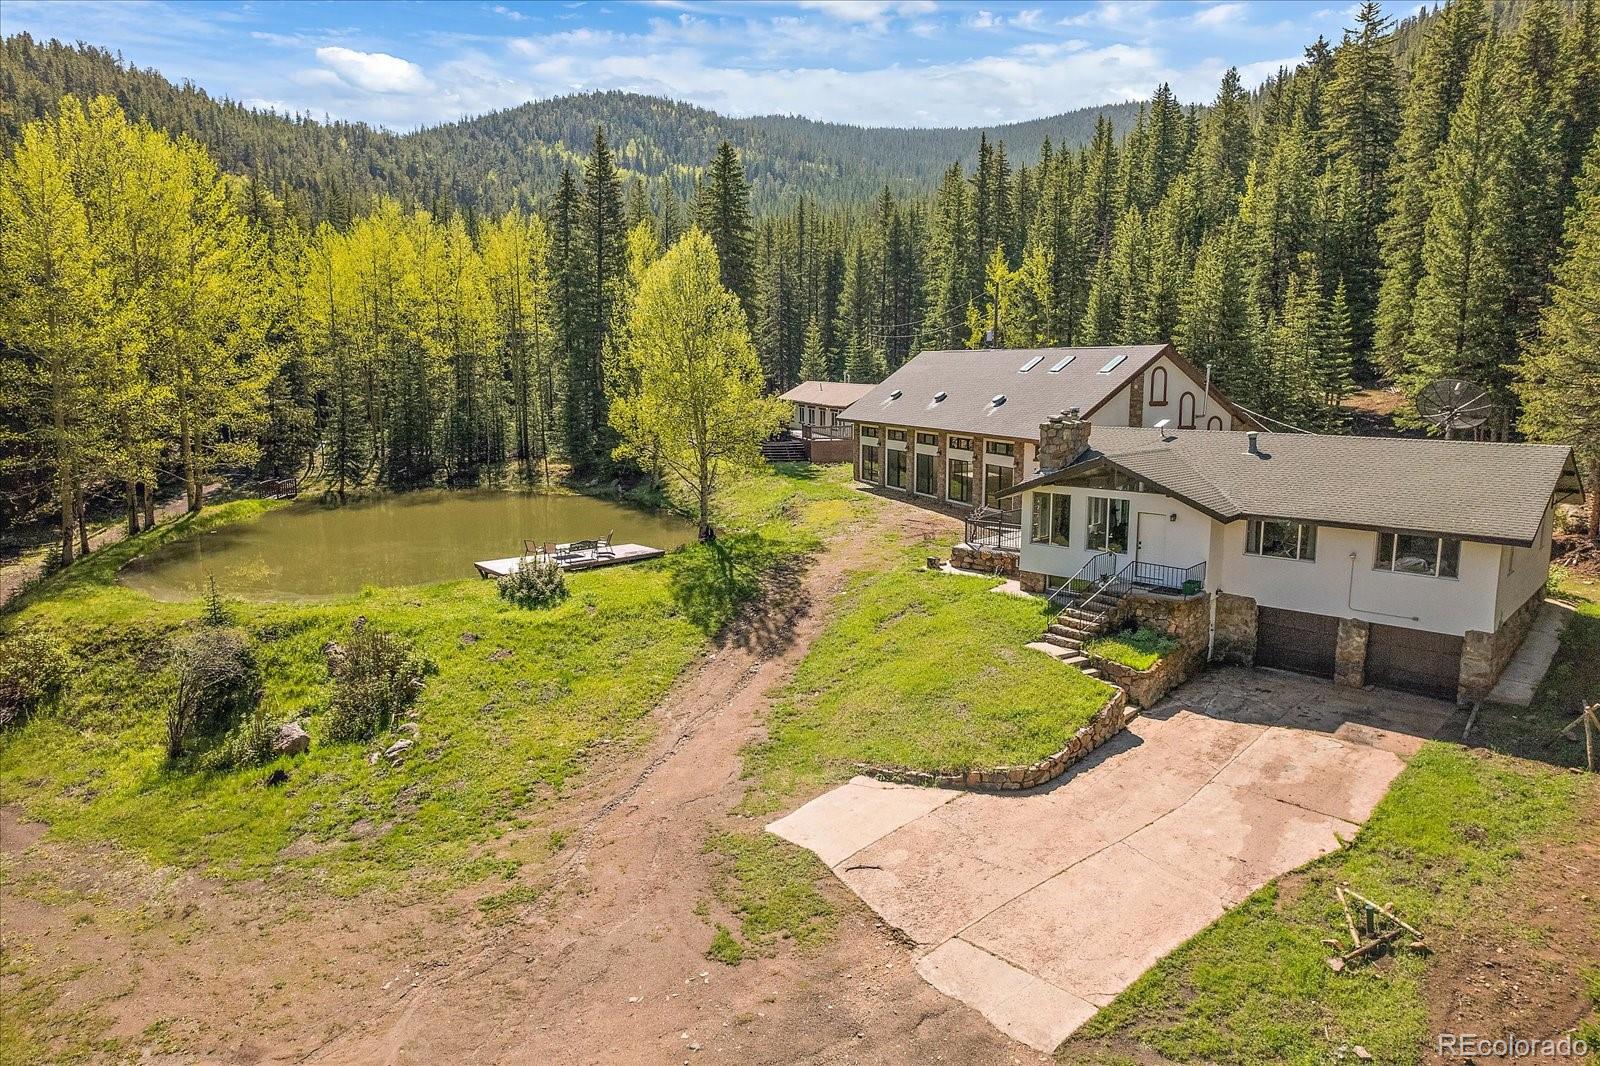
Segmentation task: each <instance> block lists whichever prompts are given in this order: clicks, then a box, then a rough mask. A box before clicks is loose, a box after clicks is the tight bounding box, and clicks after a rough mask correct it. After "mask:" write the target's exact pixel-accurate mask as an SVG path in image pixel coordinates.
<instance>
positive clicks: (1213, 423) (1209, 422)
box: [1206, 415, 1222, 429]
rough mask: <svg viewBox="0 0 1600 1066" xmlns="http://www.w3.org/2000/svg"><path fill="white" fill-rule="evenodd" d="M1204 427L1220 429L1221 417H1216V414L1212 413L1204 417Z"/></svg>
mask: <svg viewBox="0 0 1600 1066" xmlns="http://www.w3.org/2000/svg"><path fill="white" fill-rule="evenodd" d="M1206 428H1207V429H1221V428H1222V419H1220V418H1218V417H1217V416H1216V415H1212V416H1211V417H1210V418H1208V419H1206Z"/></svg>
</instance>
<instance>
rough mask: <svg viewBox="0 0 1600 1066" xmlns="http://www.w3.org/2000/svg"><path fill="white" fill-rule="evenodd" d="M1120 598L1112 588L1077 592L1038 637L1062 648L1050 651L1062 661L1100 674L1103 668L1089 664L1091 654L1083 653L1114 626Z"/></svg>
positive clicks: (1088, 672) (1088, 671)
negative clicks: (1112, 623) (1089, 644)
mask: <svg viewBox="0 0 1600 1066" xmlns="http://www.w3.org/2000/svg"><path fill="white" fill-rule="evenodd" d="M1121 602H1122V597H1121V596H1120V595H1118V594H1116V593H1113V592H1109V591H1106V592H1101V593H1100V594H1099V595H1095V596H1092V597H1091V596H1090V595H1089V594H1087V593H1074V594H1073V595H1072V596H1071V598H1069V599H1068V600H1067V601H1066V604H1065V605H1064V606H1063V607H1062V608H1061V612H1060V613H1059V614H1057V615H1056V620H1055V621H1054V622H1051V623H1050V628H1048V629H1046V630H1045V632H1044V635H1043V636H1042V637H1040V638H1039V639H1040V641H1041V642H1042V643H1045V644H1049V645H1051V646H1053V647H1055V648H1059V649H1061V651H1059V652H1052V653H1051V654H1053V655H1055V656H1056V658H1057V659H1059V660H1060V661H1061V662H1064V663H1066V664H1067V665H1068V666H1076V667H1077V668H1078V669H1079V670H1082V671H1083V672H1084V673H1085V674H1087V675H1088V676H1089V677H1099V676H1100V671H1099V670H1096V669H1095V668H1094V667H1092V666H1090V665H1089V657H1088V656H1087V655H1084V654H1083V646H1084V645H1085V644H1087V643H1089V641H1091V640H1093V639H1094V638H1095V637H1098V636H1100V634H1102V633H1104V632H1105V631H1106V630H1108V629H1110V628H1111V622H1112V619H1113V618H1115V617H1116V613H1117V607H1118V606H1119V605H1120V604H1121Z"/></svg>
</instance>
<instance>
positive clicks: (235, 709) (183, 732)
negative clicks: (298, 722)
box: [167, 626, 261, 759]
mask: <svg viewBox="0 0 1600 1066" xmlns="http://www.w3.org/2000/svg"><path fill="white" fill-rule="evenodd" d="M168 659H169V663H170V666H171V670H172V674H173V679H174V682H175V689H176V690H175V691H174V693H173V697H172V702H171V703H169V704H168V705H167V756H168V758H172V759H176V758H178V757H180V756H182V755H183V753H184V750H185V748H186V747H187V746H188V743H189V741H190V740H192V739H193V738H195V737H197V736H205V735H213V734H216V733H220V732H224V731H226V730H228V729H231V728H232V727H233V726H234V724H235V723H236V722H238V721H239V720H240V719H241V718H243V717H244V716H246V715H247V714H249V713H251V712H252V711H254V710H255V708H256V705H257V704H258V703H259V702H260V701H261V677H260V673H259V672H258V671H257V669H256V657H255V653H254V652H252V651H251V650H250V642H249V641H248V640H247V639H246V638H245V635H244V633H243V632H241V631H240V630H237V629H231V628H228V627H226V626H204V627H202V628H199V629H196V630H193V631H191V632H188V633H185V634H183V635H181V636H179V637H177V638H176V639H175V640H173V641H172V643H171V644H170V645H169V646H168Z"/></svg>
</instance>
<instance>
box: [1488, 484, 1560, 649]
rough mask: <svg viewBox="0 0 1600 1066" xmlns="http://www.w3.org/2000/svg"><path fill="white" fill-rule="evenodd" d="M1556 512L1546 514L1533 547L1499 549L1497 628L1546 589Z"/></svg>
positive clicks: (1495, 613)
mask: <svg viewBox="0 0 1600 1066" xmlns="http://www.w3.org/2000/svg"><path fill="white" fill-rule="evenodd" d="M1554 510H1555V509H1554V507H1551V508H1550V509H1549V510H1546V511H1545V514H1544V520H1543V521H1542V522H1540V523H1539V536H1538V538H1537V539H1536V540H1535V541H1534V543H1533V547H1531V548H1501V549H1500V590H1499V595H1498V596H1497V597H1496V598H1495V607H1494V616H1495V617H1494V620H1495V623H1496V625H1499V624H1502V623H1504V622H1505V620H1506V619H1507V618H1509V617H1511V615H1512V614H1514V613H1515V612H1516V611H1517V610H1519V609H1520V608H1521V607H1522V605H1523V604H1525V603H1527V602H1528V599H1529V597H1531V596H1533V595H1534V594H1535V593H1536V592H1538V591H1539V590H1540V589H1542V588H1543V587H1544V582H1545V578H1546V577H1547V576H1548V575H1549V573H1550V531H1551V529H1553V528H1554V526H1555V514H1554ZM1480 628H1481V627H1480Z"/></svg>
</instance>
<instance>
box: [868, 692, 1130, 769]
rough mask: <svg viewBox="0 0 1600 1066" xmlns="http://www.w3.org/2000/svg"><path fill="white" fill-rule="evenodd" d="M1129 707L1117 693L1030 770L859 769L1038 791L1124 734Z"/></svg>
mask: <svg viewBox="0 0 1600 1066" xmlns="http://www.w3.org/2000/svg"><path fill="white" fill-rule="evenodd" d="M1127 704H1128V696H1127V693H1125V692H1123V691H1122V690H1121V689H1117V690H1116V691H1115V692H1114V693H1112V695H1111V698H1110V699H1108V700H1106V702H1105V704H1104V705H1103V706H1102V707H1101V708H1100V709H1099V710H1098V711H1096V712H1095V714H1094V717H1093V718H1090V719H1089V721H1088V722H1087V723H1086V724H1085V725H1084V726H1083V727H1082V728H1080V729H1079V730H1078V731H1077V732H1076V733H1074V734H1072V738H1071V739H1070V740H1068V741H1067V743H1066V746H1065V747H1063V748H1062V749H1061V750H1060V751H1058V752H1056V753H1055V754H1054V755H1050V756H1047V757H1045V758H1043V759H1040V760H1039V761H1038V762H1036V763H1029V764H1028V765H1026V766H996V767H993V768H992V769H988V770H939V771H937V772H932V773H930V772H928V771H925V770H912V769H908V768H906V767H903V766H876V765H872V764H870V763H857V764H856V769H857V770H858V771H860V772H861V773H863V774H866V775H867V776H868V777H875V778H877V779H878V780H880V781H894V782H898V783H900V784H907V785H931V786H933V787H936V788H963V789H972V790H975V791H1004V792H1014V791H1017V790H1020V789H1024V788H1037V787H1038V786H1039V785H1042V784H1045V783H1046V782H1049V781H1054V780H1055V779H1056V778H1058V777H1060V776H1061V775H1062V774H1064V773H1066V772H1067V770H1068V769H1070V768H1071V767H1072V766H1073V765H1074V764H1075V763H1078V762H1080V761H1081V760H1082V759H1083V758H1084V756H1086V755H1088V754H1089V753H1090V752H1091V751H1093V750H1094V749H1096V748H1098V747H1099V746H1100V745H1102V744H1104V743H1105V742H1106V741H1108V740H1110V739H1111V738H1112V737H1114V736H1116V735H1117V734H1118V733H1120V732H1122V730H1123V728H1124V727H1125V726H1126V725H1127Z"/></svg>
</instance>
